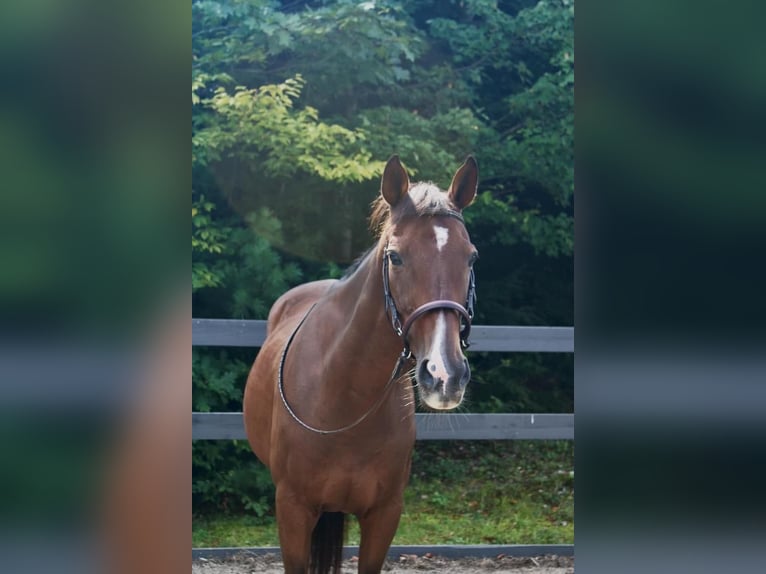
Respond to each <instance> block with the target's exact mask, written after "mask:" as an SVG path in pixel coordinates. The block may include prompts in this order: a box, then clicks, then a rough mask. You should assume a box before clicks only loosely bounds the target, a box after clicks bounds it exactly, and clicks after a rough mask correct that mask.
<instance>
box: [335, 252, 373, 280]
mask: <svg viewBox="0 0 766 574" xmlns="http://www.w3.org/2000/svg"><path fill="white" fill-rule="evenodd" d="M374 250H375V247H374V246H373V247H370V248H369V249H368V250H367V251H365V252H364V253H362V254H361V255H360V256H359V257H357V258H356V259H355V260H354V262H353V263H352V264H351V265H349V266H348V268H347V269H346V271H345V272H344V273H343V276H342V277H341V278H340V280H341V281H345V280H346V279H348V278H349V277H351V276H352V275H353V274H354V273H356V270H357V269H359V267H361V265H362V263H363V262H364V260H365V259H367V257H368V256H369V255H370V253H372V252H373V251H374Z"/></svg>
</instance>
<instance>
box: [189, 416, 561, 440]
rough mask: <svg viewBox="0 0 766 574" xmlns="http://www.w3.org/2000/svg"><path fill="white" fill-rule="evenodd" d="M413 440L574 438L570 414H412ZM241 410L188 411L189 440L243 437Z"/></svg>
mask: <svg viewBox="0 0 766 574" xmlns="http://www.w3.org/2000/svg"><path fill="white" fill-rule="evenodd" d="M415 425H416V427H417V440H458V439H459V440H552V439H563V440H572V439H574V415H572V414H425V413H417V414H416V415H415ZM244 438H246V437H245V427H244V425H243V423H242V413H192V439H193V440H232V439H244Z"/></svg>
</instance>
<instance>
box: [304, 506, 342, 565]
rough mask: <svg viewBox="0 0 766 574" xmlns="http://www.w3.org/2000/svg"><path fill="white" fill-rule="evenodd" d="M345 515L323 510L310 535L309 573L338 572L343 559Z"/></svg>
mask: <svg viewBox="0 0 766 574" xmlns="http://www.w3.org/2000/svg"><path fill="white" fill-rule="evenodd" d="M345 529H346V515H345V514H343V513H342V512H323V513H322V514H321V515H320V516H319V522H317V525H316V527H314V532H313V533H312V535H311V567H310V568H309V572H310V573H311V574H327V573H328V572H330V571H331V570H332V573H333V574H340V565H341V562H342V561H343V540H344V538H345V534H346V531H345Z"/></svg>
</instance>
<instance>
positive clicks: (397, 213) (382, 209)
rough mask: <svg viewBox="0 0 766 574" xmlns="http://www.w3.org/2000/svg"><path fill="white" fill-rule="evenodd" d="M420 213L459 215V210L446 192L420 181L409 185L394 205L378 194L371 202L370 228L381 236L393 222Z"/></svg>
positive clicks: (432, 184)
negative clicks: (405, 192)
mask: <svg viewBox="0 0 766 574" xmlns="http://www.w3.org/2000/svg"><path fill="white" fill-rule="evenodd" d="M422 215H450V216H453V217H454V216H459V210H458V209H457V208H456V206H455V205H454V204H453V203H452V200H450V198H449V195H447V193H446V192H444V191H442V190H441V189H439V187H438V186H436V185H435V184H434V183H431V182H430V181H421V182H418V183H415V184H413V185H411V186H410V189H409V193H408V194H407V195H406V196H405V197H403V198H402V199H401V200H399V203H397V204H396V206H395V207H393V208H391V206H390V205H389V204H388V202H386V200H385V199H384V198H383V196H382V195H379V196H378V197H377V198H376V199H375V201H373V202H372V211H371V213H370V230H371V231H372V232H373V233H374V234H375V236H376V237H381V236H382V235H383V234H384V232H385V231H387V230H388V229H389V228H390V227H391V226H392V225H393V224H395V223H397V222H399V221H401V220H403V219H406V218H410V217H420V216H422Z"/></svg>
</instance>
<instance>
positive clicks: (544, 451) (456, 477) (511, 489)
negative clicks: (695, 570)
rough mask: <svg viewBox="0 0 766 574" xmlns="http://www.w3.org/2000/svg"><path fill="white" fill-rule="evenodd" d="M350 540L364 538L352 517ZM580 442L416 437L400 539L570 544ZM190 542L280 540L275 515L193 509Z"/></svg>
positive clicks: (205, 544)
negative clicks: (215, 513) (204, 513)
mask: <svg viewBox="0 0 766 574" xmlns="http://www.w3.org/2000/svg"><path fill="white" fill-rule="evenodd" d="M348 523H349V531H348V538H347V543H348V544H358V543H359V528H358V525H357V522H356V519H355V518H354V517H353V516H352V517H349V520H348ZM573 541H574V443H572V442H570V441H482V442H478V441H438V442H436V441H435V442H426V443H423V442H421V443H418V444H417V446H416V451H415V456H414V458H413V464H412V476H411V479H410V485H409V486H408V488H407V491H406V493H405V509H404V513H403V514H402V519H401V522H400V524H399V529H398V531H397V534H396V538H395V539H394V543H395V544H569V543H572V542H573ZM192 545H193V546H195V547H216V546H278V545H279V540H278V536H277V529H276V523H275V521H274V518H273V515H271V516H266V517H263V518H255V517H251V516H216V517H197V516H195V518H194V521H193V526H192Z"/></svg>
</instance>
